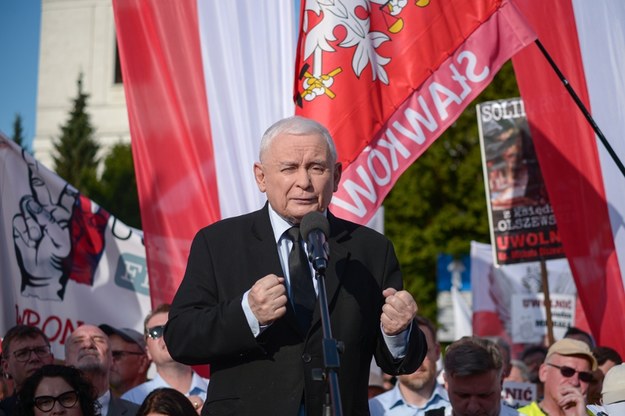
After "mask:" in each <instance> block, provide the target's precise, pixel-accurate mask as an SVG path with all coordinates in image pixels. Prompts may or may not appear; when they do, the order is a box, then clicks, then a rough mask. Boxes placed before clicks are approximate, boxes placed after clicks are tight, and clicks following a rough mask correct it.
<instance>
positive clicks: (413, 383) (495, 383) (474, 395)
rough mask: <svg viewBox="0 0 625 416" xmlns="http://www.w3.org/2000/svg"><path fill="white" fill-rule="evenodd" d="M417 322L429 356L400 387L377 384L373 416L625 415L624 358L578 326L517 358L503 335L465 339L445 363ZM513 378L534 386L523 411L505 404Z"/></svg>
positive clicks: (430, 333)
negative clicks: (600, 343)
mask: <svg viewBox="0 0 625 416" xmlns="http://www.w3.org/2000/svg"><path fill="white" fill-rule="evenodd" d="M417 319H418V321H419V322H420V323H419V325H420V326H421V328H422V330H423V331H424V332H425V334H426V338H427V340H428V354H427V356H426V358H425V360H424V362H423V364H422V365H421V367H419V369H418V370H417V371H416V372H414V373H412V374H408V375H402V376H399V377H397V378H396V381H395V384H394V385H390V386H389V385H385V383H384V382H380V381H377V382H374V384H373V386H372V389H371V390H370V397H371V398H370V400H369V407H370V411H371V415H372V416H383V415H386V416H400V415H427V416H436V415H441V416H442V415H453V416H477V415H480V416H497V415H503V416H514V415H521V416H522V415H528V416H545V415H547V416H553V415H561V416H564V415H566V416H582V415H585V416H588V415H596V416H606V415H624V414H625V364H623V363H622V359H621V357H620V355H619V353H618V352H617V351H615V350H614V349H612V348H609V347H602V346H594V341H593V338H592V337H591V336H590V335H589V334H588V333H586V332H584V331H582V330H580V329H578V328H575V327H571V328H570V329H569V330H568V331H567V333H566V334H565V336H564V338H563V339H561V340H559V341H556V342H555V343H553V344H552V345H551V346H550V347H546V346H544V345H542V344H540V345H528V346H526V348H525V349H524V350H523V351H522V353H521V354H519V356H518V357H512V356H511V352H510V347H509V345H508V344H507V343H506V342H505V341H503V340H502V338H499V337H475V336H471V337H463V338H461V339H459V340H457V341H455V342H453V343H451V344H450V345H449V346H447V348H446V349H445V352H444V357H443V358H442V359H441V347H440V344H439V343H438V341H437V340H436V332H435V330H434V327H433V325H432V323H430V322H429V321H427V320H425V319H424V318H420V317H418V318H417ZM437 363H438V364H439V365H438V366H437ZM372 380H385V378H381V379H380V378H377V377H374V378H372ZM507 381H511V382H516V383H531V384H533V385H534V386H535V392H536V394H535V396H534V397H533V400H532V401H531V402H530V403H527V404H525V405H520V406H518V405H517V406H513V405H511V404H509V403H507V402H506V400H505V397H506V394H505V393H506V392H505V391H504V386H506V383H505V382H507ZM380 389H382V390H383V392H382V393H380ZM384 390H386V391H384Z"/></svg>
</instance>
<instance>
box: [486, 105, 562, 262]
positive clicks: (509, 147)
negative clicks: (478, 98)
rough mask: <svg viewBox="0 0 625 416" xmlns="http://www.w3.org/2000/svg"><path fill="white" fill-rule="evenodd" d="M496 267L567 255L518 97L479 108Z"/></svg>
mask: <svg viewBox="0 0 625 416" xmlns="http://www.w3.org/2000/svg"><path fill="white" fill-rule="evenodd" d="M477 114H478V127H479V132H480V146H481V150H482V161H483V168H484V180H485V188H486V197H487V200H488V204H487V205H488V216H489V220H490V229H491V242H492V245H493V249H494V257H495V263H496V264H513V263H523V262H531V261H539V260H541V259H543V260H547V259H556V258H561V257H564V250H563V248H562V244H561V241H560V236H559V234H558V228H557V224H556V218H555V215H554V213H553V209H552V207H551V204H550V203H549V197H548V195H547V190H546V188H545V184H544V181H543V178H542V175H541V172H540V166H539V164H538V159H537V158H536V153H535V152H534V145H533V143H532V137H531V135H530V132H529V127H528V125H527V119H526V116H525V108H524V107H523V101H522V100H521V99H520V98H509V99H505V100H496V101H488V102H485V103H482V104H478V106H477Z"/></svg>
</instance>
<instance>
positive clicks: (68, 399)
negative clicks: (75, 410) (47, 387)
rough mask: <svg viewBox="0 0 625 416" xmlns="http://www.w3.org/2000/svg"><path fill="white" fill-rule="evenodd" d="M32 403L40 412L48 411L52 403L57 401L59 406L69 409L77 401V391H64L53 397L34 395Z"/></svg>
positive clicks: (52, 405)
mask: <svg viewBox="0 0 625 416" xmlns="http://www.w3.org/2000/svg"><path fill="white" fill-rule="evenodd" d="M33 402H34V405H35V407H36V408H37V409H39V410H41V411H42V412H49V411H51V410H52V408H53V407H54V403H56V402H59V404H60V405H61V406H63V407H64V408H66V409H70V408H72V407H74V406H76V403H77V402H78V392H76V391H66V392H65V393H63V394H61V395H59V396H56V397H53V396H38V397H35V398H34V400H33Z"/></svg>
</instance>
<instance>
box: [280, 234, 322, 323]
mask: <svg viewBox="0 0 625 416" xmlns="http://www.w3.org/2000/svg"><path fill="white" fill-rule="evenodd" d="M287 234H288V235H289V237H290V238H291V241H293V247H292V248H291V252H290V253H289V279H290V284H291V297H292V300H293V308H294V309H295V316H296V317H297V323H298V325H299V327H300V330H301V331H302V333H303V334H306V333H307V332H308V328H310V322H311V320H312V315H313V310H314V308H315V303H316V301H317V294H316V293H315V287H314V286H313V281H312V276H311V275H310V266H309V264H308V258H307V257H306V253H305V252H304V247H303V246H302V244H301V243H300V232H299V227H291V228H289V229H288V230H287Z"/></svg>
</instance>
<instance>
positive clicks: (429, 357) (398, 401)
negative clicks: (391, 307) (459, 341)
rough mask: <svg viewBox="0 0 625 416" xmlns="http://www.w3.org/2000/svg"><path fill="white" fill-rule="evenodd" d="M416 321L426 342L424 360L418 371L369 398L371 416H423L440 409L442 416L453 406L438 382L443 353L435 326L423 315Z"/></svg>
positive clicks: (398, 379) (416, 318) (402, 376)
mask: <svg viewBox="0 0 625 416" xmlns="http://www.w3.org/2000/svg"><path fill="white" fill-rule="evenodd" d="M415 321H416V322H417V324H418V325H419V328H420V329H421V330H422V331H423V333H424V334H425V339H426V341H427V345H428V350H427V354H426V356H425V359H424V360H423V363H422V364H421V366H420V367H419V368H418V369H417V371H415V372H414V373H411V374H405V375H400V376H398V377H397V383H396V384H395V387H393V388H392V389H391V390H389V391H387V392H385V393H382V394H380V395H378V396H375V397H373V398H372V399H371V400H369V411H370V412H371V416H400V415H411V416H423V415H430V414H436V413H435V411H437V410H438V412H439V414H441V415H442V414H444V410H445V409H447V408H449V407H451V405H450V404H449V398H448V397H447V391H446V390H445V389H444V388H443V386H441V385H440V384H438V383H437V381H436V376H437V368H436V362H437V361H438V359H439V358H440V355H441V348H440V344H439V343H438V340H437V339H436V329H435V328H434V325H433V324H432V322H430V321H429V320H428V319H426V318H424V317H422V316H416V317H415Z"/></svg>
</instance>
